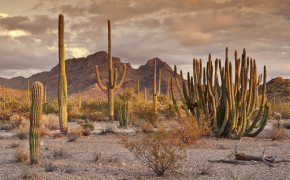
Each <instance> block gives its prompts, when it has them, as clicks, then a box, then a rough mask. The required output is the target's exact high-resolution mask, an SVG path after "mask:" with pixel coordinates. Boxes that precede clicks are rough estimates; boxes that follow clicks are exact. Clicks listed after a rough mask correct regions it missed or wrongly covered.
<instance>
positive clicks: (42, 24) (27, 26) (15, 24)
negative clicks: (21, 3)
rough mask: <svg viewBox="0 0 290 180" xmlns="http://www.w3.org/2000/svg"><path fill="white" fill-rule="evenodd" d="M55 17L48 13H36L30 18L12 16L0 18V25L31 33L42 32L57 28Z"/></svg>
mask: <svg viewBox="0 0 290 180" xmlns="http://www.w3.org/2000/svg"><path fill="white" fill-rule="evenodd" d="M56 22H57V21H56V19H52V18H50V17H49V16H48V15H36V16H33V18H32V19H30V18H28V17H25V16H14V17H6V18H1V19H0V24H1V27H2V28H3V29H5V30H23V31H27V32H30V33H31V34H44V33H47V32H48V31H49V30H54V29H56V28H57V24H56Z"/></svg>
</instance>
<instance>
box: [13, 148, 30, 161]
mask: <svg viewBox="0 0 290 180" xmlns="http://www.w3.org/2000/svg"><path fill="white" fill-rule="evenodd" d="M15 159H16V161H17V162H27V161H29V152H28V149H27V148H24V147H19V148H18V149H17V151H16V154H15Z"/></svg>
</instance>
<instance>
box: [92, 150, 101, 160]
mask: <svg viewBox="0 0 290 180" xmlns="http://www.w3.org/2000/svg"><path fill="white" fill-rule="evenodd" d="M101 155H102V153H100V152H95V153H94V160H93V161H94V162H97V161H98V160H100V158H101Z"/></svg>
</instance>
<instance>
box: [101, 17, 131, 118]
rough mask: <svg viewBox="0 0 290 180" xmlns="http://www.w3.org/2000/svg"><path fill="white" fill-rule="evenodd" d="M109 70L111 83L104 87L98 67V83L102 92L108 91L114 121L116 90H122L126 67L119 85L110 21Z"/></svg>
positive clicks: (110, 115)
mask: <svg viewBox="0 0 290 180" xmlns="http://www.w3.org/2000/svg"><path fill="white" fill-rule="evenodd" d="M108 70H109V82H108V85H107V86H104V85H103V84H102V82H101V79H100V76H99V71H98V66H96V76H97V83H98V85H99V87H100V88H101V89H102V90H107V91H108V104H109V120H111V121H114V89H117V88H120V87H121V86H122V84H123V81H124V78H125V74H126V65H125V64H124V67H123V74H122V76H121V80H120V82H119V83H117V78H118V71H117V68H115V72H114V71H113V62H112V44H111V22H110V20H108Z"/></svg>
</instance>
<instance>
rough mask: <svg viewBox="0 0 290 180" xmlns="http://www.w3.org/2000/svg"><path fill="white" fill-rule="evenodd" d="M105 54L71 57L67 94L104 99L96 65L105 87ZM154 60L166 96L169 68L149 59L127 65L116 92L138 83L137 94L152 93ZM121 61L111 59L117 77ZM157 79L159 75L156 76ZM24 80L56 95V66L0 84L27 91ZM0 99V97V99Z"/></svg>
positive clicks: (121, 65)
mask: <svg viewBox="0 0 290 180" xmlns="http://www.w3.org/2000/svg"><path fill="white" fill-rule="evenodd" d="M107 57H108V54H107V52H105V51H99V52H97V53H95V54H92V55H89V56H87V57H86V58H73V59H68V60H66V74H67V83H68V94H69V95H71V94H75V93H78V91H79V90H80V91H82V93H83V94H84V98H85V99H90V98H98V97H106V91H103V90H101V89H100V88H99V87H98V85H97V84H96V82H97V81H96V74H95V66H96V65H98V66H99V73H100V78H101V80H102V82H103V83H104V84H107V82H108V63H107ZM154 60H156V61H157V73H158V70H159V69H161V71H162V78H161V92H162V93H166V91H167V81H168V80H170V77H171V76H172V75H173V74H174V72H173V70H172V68H171V67H170V66H169V65H168V64H167V63H166V62H164V61H162V60H161V59H159V58H154V59H150V60H148V61H147V63H146V64H145V65H141V66H140V67H139V68H138V69H134V68H132V67H131V65H130V63H126V66H127V67H126V76H125V79H124V83H123V85H122V87H121V88H120V89H117V90H116V91H115V92H116V93H119V92H122V89H124V88H134V89H137V82H138V80H139V82H140V91H141V92H142V91H143V90H144V88H145V87H146V88H147V92H149V93H152V92H153V68H154ZM123 64H124V63H123V62H121V60H120V58H118V57H113V68H117V70H118V78H120V76H121V74H122V71H123ZM157 76H158V75H157ZM27 80H29V84H30V88H31V87H32V84H33V82H35V81H40V82H41V83H43V84H45V85H47V95H48V96H51V97H56V96H57V93H58V92H57V87H58V65H57V66H55V67H54V68H52V69H51V70H50V71H46V72H41V73H37V74H34V75H32V76H30V77H29V78H24V77H15V78H11V79H6V78H1V77H0V85H1V86H3V85H4V86H5V87H8V88H13V89H27ZM0 97H1V96H0Z"/></svg>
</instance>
